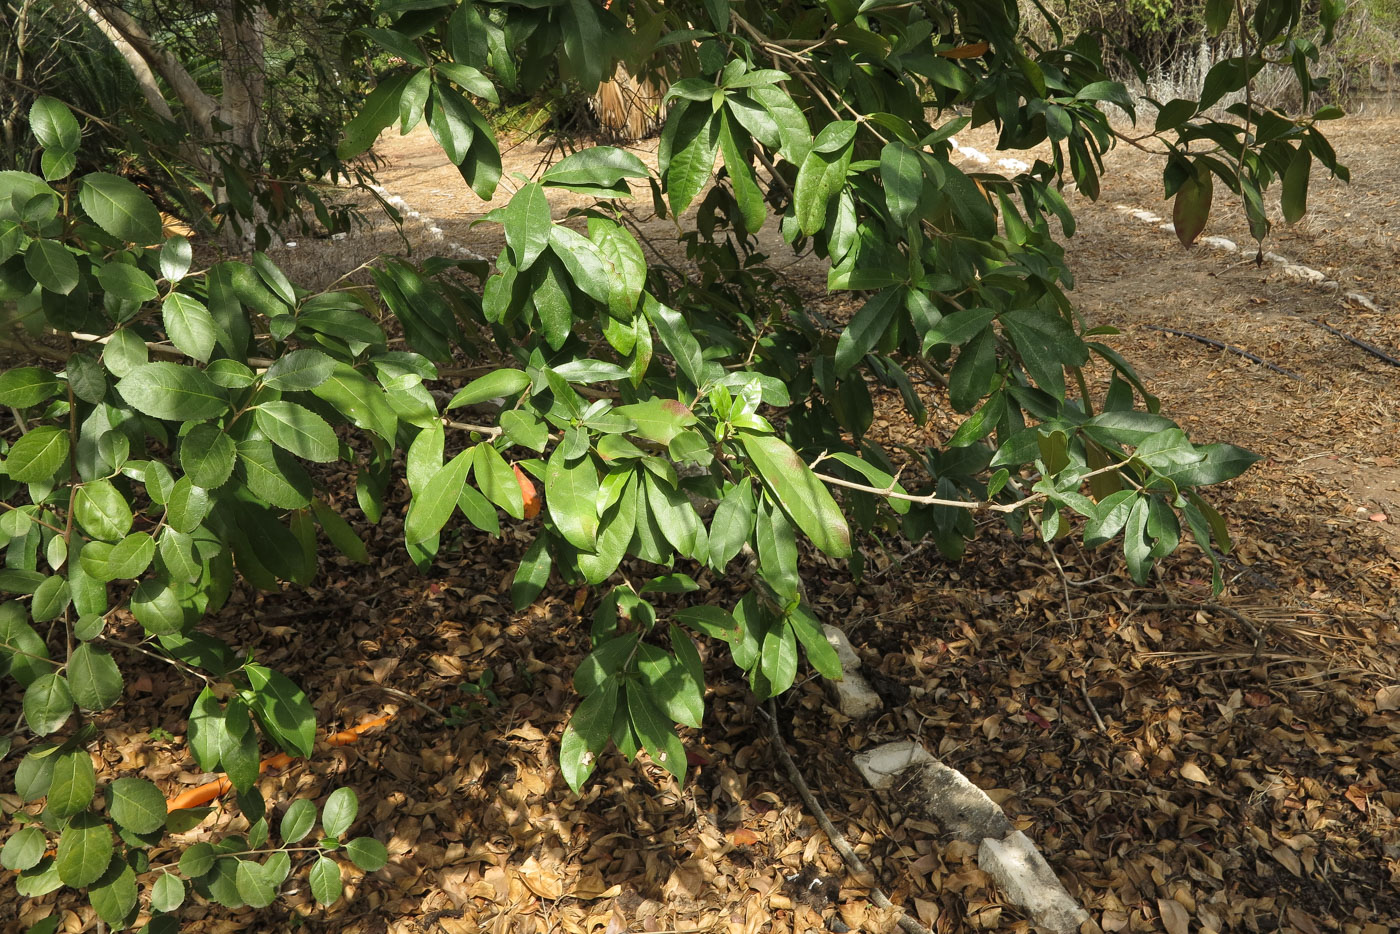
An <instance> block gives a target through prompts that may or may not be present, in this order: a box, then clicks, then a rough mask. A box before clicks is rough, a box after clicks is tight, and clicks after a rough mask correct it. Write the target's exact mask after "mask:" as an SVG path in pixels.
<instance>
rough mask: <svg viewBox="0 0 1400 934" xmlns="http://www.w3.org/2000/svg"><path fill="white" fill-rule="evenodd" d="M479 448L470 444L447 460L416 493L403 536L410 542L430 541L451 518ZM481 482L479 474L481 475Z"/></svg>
mask: <svg viewBox="0 0 1400 934" xmlns="http://www.w3.org/2000/svg"><path fill="white" fill-rule="evenodd" d="M475 452H476V448H467V449H466V450H465V451H462V452H460V453H459V454H457V455H456V456H455V457H453V458H452V460H450V461H448V462H447V463H446V464H444V465H443V466H442V467H440V468H438V470H437V471H436V472H435V473H434V474H433V475H432V478H431V479H430V480H428V482H427V483H426V484H425V485H424V487H423V489H422V491H421V492H419V493H416V494H415V495H414V497H413V502H412V503H410V504H409V507H408V517H407V518H406V519H405V520H404V540H405V541H406V542H408V543H409V544H415V543H417V542H423V541H427V540H428V539H430V538H432V537H433V536H434V535H436V534H437V533H438V532H440V531H441V530H442V527H443V526H444V525H446V524H447V520H448V519H450V518H452V510H453V509H455V508H456V507H457V497H458V496H459V495H460V494H461V491H462V485H463V484H465V483H466V482H467V473H468V471H470V470H471V467H472V463H473V461H474V459H475V457H476V453H475ZM478 482H480V481H479V478H478Z"/></svg>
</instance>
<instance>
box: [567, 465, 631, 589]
mask: <svg viewBox="0 0 1400 934" xmlns="http://www.w3.org/2000/svg"><path fill="white" fill-rule="evenodd" d="M622 484H623V488H622V492H621V493H620V494H619V495H618V498H617V501H616V502H615V503H613V504H612V506H610V507H609V508H608V509H607V511H606V512H604V513H603V518H602V521H601V522H600V523H599V527H598V537H597V541H596V544H595V548H594V554H586V553H585V554H580V555H579V556H578V564H579V570H581V571H583V577H584V580H586V581H588V582H589V583H590V584H600V583H602V582H603V581H605V580H607V579H608V578H609V577H611V576H612V574H613V572H614V571H616V570H617V568H618V565H620V564H621V563H622V559H623V558H624V557H626V555H627V546H628V544H629V543H630V542H631V541H632V534H633V533H634V532H635V531H636V529H637V484H636V474H635V473H633V472H632V471H628V472H627V474H626V477H625V479H624V480H623V481H622Z"/></svg>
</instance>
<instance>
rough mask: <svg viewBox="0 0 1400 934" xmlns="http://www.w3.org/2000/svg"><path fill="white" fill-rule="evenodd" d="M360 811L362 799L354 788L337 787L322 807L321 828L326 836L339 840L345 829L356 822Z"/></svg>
mask: <svg viewBox="0 0 1400 934" xmlns="http://www.w3.org/2000/svg"><path fill="white" fill-rule="evenodd" d="M359 812H360V801H359V799H358V798H357V797H355V789H353V788H337V789H336V790H335V791H332V792H331V793H330V795H328V796H327V797H326V803H325V805H324V806H323V807H322V808H321V829H322V830H324V831H325V833H326V836H328V837H331V838H333V839H336V840H339V839H340V838H341V837H343V836H345V831H347V830H349V829H350V825H351V824H353V823H355V815H356V814H358V813H359Z"/></svg>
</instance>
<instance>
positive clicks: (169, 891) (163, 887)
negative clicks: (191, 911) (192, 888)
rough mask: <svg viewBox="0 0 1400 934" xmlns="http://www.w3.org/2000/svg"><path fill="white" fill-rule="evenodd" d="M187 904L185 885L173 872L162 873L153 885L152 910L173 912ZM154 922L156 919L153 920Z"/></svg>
mask: <svg viewBox="0 0 1400 934" xmlns="http://www.w3.org/2000/svg"><path fill="white" fill-rule="evenodd" d="M184 903H185V883H184V882H182V881H180V877H179V876H177V875H175V874H174V873H173V872H162V873H161V874H160V875H159V876H157V877H156V881H155V882H154V883H153V884H152V885H151V908H152V909H153V910H155V911H163V912H172V911H175V910H176V909H178V908H179V907H180V906H181V905H183V904H184ZM153 920H154V919H153Z"/></svg>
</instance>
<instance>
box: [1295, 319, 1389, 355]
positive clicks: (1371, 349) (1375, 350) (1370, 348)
mask: <svg viewBox="0 0 1400 934" xmlns="http://www.w3.org/2000/svg"><path fill="white" fill-rule="evenodd" d="M1303 320H1304V321H1306V322H1307V323H1308V324H1315V325H1317V326H1318V327H1320V328H1322V330H1324V331H1327V332H1328V333H1330V334H1335V335H1337V336H1338V337H1340V338H1341V339H1342V340H1344V341H1346V342H1347V343H1349V344H1355V345H1356V346H1357V347H1360V348H1361V349H1362V350H1364V351H1366V352H1367V353H1368V354H1370V355H1371V356H1373V357H1378V358H1380V359H1381V360H1384V361H1385V362H1386V363H1389V364H1390V365H1391V366H1400V359H1397V358H1396V357H1392V356H1391V355H1390V354H1388V353H1386V352H1385V351H1384V350H1382V349H1381V348H1379V347H1377V346H1376V345H1375V344H1368V343H1367V342H1366V341H1363V340H1362V339H1361V338H1359V337H1352V336H1351V335H1350V334H1343V333H1342V332H1341V331H1338V330H1337V329H1336V328H1334V327H1332V326H1331V325H1330V324H1323V323H1322V322H1321V321H1314V320H1313V319H1312V318H1303Z"/></svg>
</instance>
